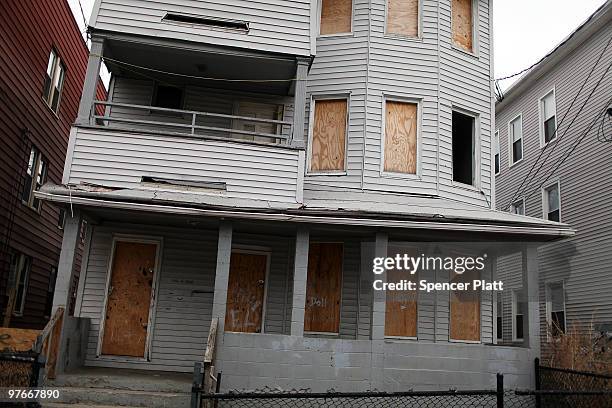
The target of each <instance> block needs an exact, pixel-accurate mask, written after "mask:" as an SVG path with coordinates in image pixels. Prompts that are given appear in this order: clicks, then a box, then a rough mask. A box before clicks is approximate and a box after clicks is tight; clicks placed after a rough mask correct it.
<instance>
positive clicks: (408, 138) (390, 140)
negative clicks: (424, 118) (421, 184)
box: [384, 101, 418, 174]
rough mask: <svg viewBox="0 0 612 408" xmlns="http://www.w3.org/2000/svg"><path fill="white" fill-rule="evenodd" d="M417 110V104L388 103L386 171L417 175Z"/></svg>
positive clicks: (386, 107)
mask: <svg viewBox="0 0 612 408" xmlns="http://www.w3.org/2000/svg"><path fill="white" fill-rule="evenodd" d="M417 109H418V108H417V104H415V103H406V102H394V101H387V102H386V104H385V110H386V113H385V115H386V116H385V163H384V169H385V171H388V172H393V173H406V174H416V164H417Z"/></svg>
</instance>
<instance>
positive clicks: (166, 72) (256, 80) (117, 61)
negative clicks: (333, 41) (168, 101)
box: [91, 54, 305, 83]
mask: <svg viewBox="0 0 612 408" xmlns="http://www.w3.org/2000/svg"><path fill="white" fill-rule="evenodd" d="M91 55H93V56H96V57H100V58H102V59H103V60H104V62H106V61H109V62H114V63H116V64H118V65H122V66H127V67H132V68H136V69H142V70H145V71H150V72H155V73H158V74H163V75H170V76H177V77H181V78H189V79H200V80H204V81H224V82H253V83H266V82H294V81H304V80H305V79H298V78H288V79H229V78H213V77H204V76H198V75H188V74H180V73H177V72H169V71H163V70H160V69H155V68H150V67H144V66H141V65H136V64H131V63H129V62H124V61H119V60H116V59H114V58H109V57H105V56H103V55H97V54H91Z"/></svg>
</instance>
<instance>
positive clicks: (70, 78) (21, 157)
mask: <svg viewBox="0 0 612 408" xmlns="http://www.w3.org/2000/svg"><path fill="white" fill-rule="evenodd" d="M87 58H88V49H87V45H86V43H85V41H84V39H83V36H82V34H81V32H80V30H79V27H78V25H77V23H76V21H75V20H74V17H73V14H72V12H71V10H70V7H69V5H68V3H67V1H66V0H40V1H21V0H3V1H2V2H0V135H1V137H2V148H1V149H0V325H8V326H11V327H22V328H42V327H43V326H44V324H45V322H46V320H47V318H48V316H49V312H50V308H51V302H52V296H53V287H54V283H55V275H56V272H55V271H56V270H57V263H58V259H59V253H60V247H61V240H62V223H63V214H62V213H60V211H59V209H58V208H56V207H53V206H51V205H49V204H48V203H42V202H40V201H39V200H37V199H36V198H35V197H34V194H33V192H34V191H35V190H36V189H37V188H38V187H39V186H40V185H42V184H43V183H44V182H46V181H50V182H54V183H58V184H61V179H62V172H63V168H64V159H65V156H66V148H67V145H68V137H69V131H70V126H71V124H72V123H73V122H74V120H75V118H76V116H77V110H78V105H79V99H80V95H81V89H82V86H83V80H84V77H85V71H86V66H87ZM105 93H106V91H105V90H104V86H103V85H102V84H101V83H100V84H99V87H98V97H99V98H105ZM73 285H76V282H73Z"/></svg>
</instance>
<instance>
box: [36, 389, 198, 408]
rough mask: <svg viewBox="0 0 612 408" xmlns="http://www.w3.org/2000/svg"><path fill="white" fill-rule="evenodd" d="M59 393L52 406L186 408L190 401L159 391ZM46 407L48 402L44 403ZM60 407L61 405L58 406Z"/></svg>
mask: <svg viewBox="0 0 612 408" xmlns="http://www.w3.org/2000/svg"><path fill="white" fill-rule="evenodd" d="M57 389H58V390H59V393H60V397H59V399H58V400H54V401H53V402H52V403H53V404H58V403H61V404H64V405H66V404H72V405H69V406H70V407H75V406H76V407H80V406H82V407H91V406H93V407H99V406H102V407H105V406H106V407H117V406H118V407H147V408H186V407H189V403H190V401H191V394H190V393H172V392H159V391H135V390H125V389H112V388H99V387H93V388H79V387H57ZM45 404H47V405H43V406H53V405H48V404H50V402H45ZM60 406H61V405H60Z"/></svg>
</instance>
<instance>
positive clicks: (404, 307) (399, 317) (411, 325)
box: [385, 269, 418, 337]
mask: <svg viewBox="0 0 612 408" xmlns="http://www.w3.org/2000/svg"><path fill="white" fill-rule="evenodd" d="M401 280H408V281H412V282H417V279H416V275H410V273H408V272H406V271H398V270H396V269H393V270H389V271H387V282H393V283H398V282H400V281H401ZM386 297H387V298H386V304H385V336H392V337H416V336H417V321H418V318H417V313H418V311H417V291H391V290H388V291H387V292H386Z"/></svg>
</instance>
